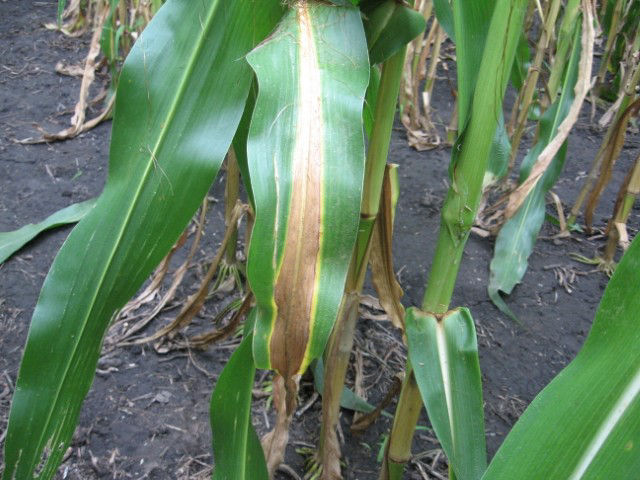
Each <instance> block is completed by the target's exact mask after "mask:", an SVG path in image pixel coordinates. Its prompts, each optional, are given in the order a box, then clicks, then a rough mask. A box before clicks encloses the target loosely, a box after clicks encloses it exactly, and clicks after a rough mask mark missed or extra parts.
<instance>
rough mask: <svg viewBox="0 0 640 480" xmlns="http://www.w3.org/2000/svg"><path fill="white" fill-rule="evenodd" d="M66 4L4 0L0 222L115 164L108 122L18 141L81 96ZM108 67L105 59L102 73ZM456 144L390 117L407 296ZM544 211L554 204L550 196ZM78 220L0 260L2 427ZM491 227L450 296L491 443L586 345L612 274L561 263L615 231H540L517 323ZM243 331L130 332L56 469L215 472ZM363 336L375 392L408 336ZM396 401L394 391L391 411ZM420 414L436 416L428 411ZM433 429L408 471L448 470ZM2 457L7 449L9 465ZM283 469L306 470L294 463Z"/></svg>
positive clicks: (219, 208) (584, 130)
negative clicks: (417, 142)
mask: <svg viewBox="0 0 640 480" xmlns="http://www.w3.org/2000/svg"><path fill="white" fill-rule="evenodd" d="M55 11H56V2H54V1H48V2H46V1H26V0H25V1H21V2H7V1H6V0H3V1H1V2H0V132H1V133H0V231H9V230H13V229H16V228H18V227H20V226H22V225H23V224H26V223H30V222H33V221H39V220H40V219H43V218H45V217H46V216H48V215H49V214H51V213H53V212H54V211H56V210H58V209H60V208H62V207H65V206H67V205H69V204H71V203H74V202H78V201H82V200H85V199H88V198H91V197H94V196H96V195H98V194H99V193H100V191H101V189H102V187H103V185H104V182H105V179H106V172H107V159H108V146H109V135H110V127H111V126H110V122H106V123H103V124H101V125H99V126H98V127H97V128H95V129H93V130H91V131H89V132H86V133H84V134H82V135H80V136H79V137H78V138H75V139H73V140H70V141H65V142H60V143H51V144H41V145H20V144H17V143H16V142H15V141H14V140H15V139H22V138H26V137H36V136H38V134H39V133H38V131H37V130H36V129H35V128H34V125H33V124H34V122H37V123H38V124H39V125H41V126H42V127H43V128H44V129H46V130H49V131H57V130H61V129H63V128H65V127H66V126H67V125H68V119H69V116H70V112H71V111H72V109H73V107H74V105H75V102H76V96H77V92H78V89H79V79H78V78H71V77H67V76H61V75H59V74H57V73H55V69H54V67H55V65H56V63H57V62H59V61H61V60H62V61H64V62H65V63H68V64H72V65H73V64H81V63H82V61H83V58H84V56H85V55H86V51H87V48H88V38H87V36H84V37H81V38H79V39H73V38H68V37H65V36H64V35H62V34H60V33H57V32H54V31H50V30H47V29H46V28H44V26H43V24H44V23H47V22H51V21H53V20H54V19H55ZM441 73H442V74H443V75H444V72H441ZM449 75H452V73H451V72H449ZM107 82H108V78H107V77H106V75H103V74H101V75H99V76H98V80H97V87H98V88H100V87H104V86H105V85H106V83H107ZM437 85H438V87H437V90H436V92H435V94H434V102H435V110H436V111H437V113H438V115H439V116H440V117H441V118H442V121H443V123H444V124H446V123H447V122H448V119H449V112H450V111H451V108H452V104H451V103H452V101H451V95H450V93H449V87H448V86H447V82H446V81H440V82H439V83H438V84H437ZM94 107H95V108H94V109H93V110H91V111H90V116H92V115H95V114H97V113H98V112H99V109H100V107H101V105H100V104H98V105H95V106H94ZM589 113H590V105H588V104H587V105H586V106H585V111H584V112H583V115H582V117H581V119H580V122H579V124H578V125H577V127H576V128H574V130H573V131H572V133H571V136H570V140H569V150H568V154H567V161H566V166H565V171H564V174H563V176H562V178H561V179H560V181H559V182H558V184H557V185H556V187H555V189H554V190H555V191H556V192H557V193H558V194H559V195H560V198H561V199H562V202H563V203H564V205H565V206H571V205H572V202H573V200H574V198H575V196H576V195H577V192H578V189H579V188H580V186H581V185H582V179H583V178H584V175H585V171H586V170H587V169H588V168H589V164H590V161H591V159H592V158H593V157H594V155H595V153H596V151H597V149H598V147H599V145H600V143H601V140H602V137H603V132H602V131H601V130H600V129H598V128H595V127H594V126H593V125H594V123H592V122H591V120H590V117H589ZM599 113H600V114H601V113H602V112H600V111H599ZM596 118H599V116H596ZM639 140H640V139H639V137H638V135H637V134H636V135H630V136H629V137H628V138H627V142H626V146H625V149H624V150H623V151H622V154H621V157H620V160H619V162H618V164H617V166H616V170H615V173H614V178H613V180H612V182H611V186H610V187H609V188H608V189H607V190H606V192H605V195H604V197H603V199H602V201H601V204H600V207H599V208H598V210H597V212H596V213H597V215H596V219H595V222H596V223H595V225H596V227H598V228H602V227H603V226H604V224H605V221H606V218H607V217H608V216H609V215H610V212H611V211H612V208H613V202H614V200H615V194H616V192H617V188H618V186H619V185H620V184H621V182H622V179H623V177H624V175H625V173H626V171H627V170H628V169H629V167H630V165H631V162H632V161H633V159H635V158H636V157H637V155H638V154H639V153H640V145H639ZM523 148H524V147H523ZM523 151H524V150H523ZM449 158H450V149H448V148H440V149H436V150H431V151H427V152H416V151H415V150H413V149H411V148H409V147H408V146H407V143H406V140H405V134H404V131H403V129H402V128H401V127H400V126H399V125H397V127H396V129H395V130H394V133H393V141H392V146H391V153H390V160H391V161H392V162H396V163H398V164H400V181H401V188H402V192H403V194H402V196H401V197H400V201H399V205H398V211H397V215H396V219H397V220H396V240H395V245H394V254H395V266H396V269H397V270H398V271H399V277H400V282H401V284H402V286H403V288H404V291H405V297H404V303H405V304H406V305H419V304H420V303H421V298H422V294H423V291H424V282H425V279H426V276H427V273H428V271H429V265H430V263H429V262H430V260H431V258H432V255H433V252H434V248H435V239H436V233H437V230H438V226H439V215H438V212H439V208H440V205H441V203H442V199H443V198H444V195H445V192H446V189H447V186H446V179H447V178H448V176H447V167H448V162H449ZM223 191H224V183H223V176H221V177H220V178H219V179H218V180H216V183H215V185H214V186H213V188H212V190H211V193H210V198H212V199H213V201H212V202H211V203H212V207H213V208H212V209H211V211H210V213H209V215H208V217H207V226H206V233H205V241H204V243H203V244H202V245H201V252H199V256H200V258H201V264H200V265H199V266H196V267H194V268H192V269H191V270H190V271H189V274H188V275H187V278H186V280H185V282H184V283H183V286H182V287H181V289H180V290H179V294H178V296H177V298H178V299H184V298H185V297H186V295H187V294H189V293H191V292H193V291H194V290H195V288H196V287H197V283H198V281H199V280H200V279H201V277H202V275H203V272H202V266H203V265H204V263H206V262H205V261H204V260H202V259H205V258H211V257H212V256H213V253H214V251H215V248H216V246H217V244H218V242H219V241H220V239H221V234H222V231H223V221H222V218H223V205H222V203H223V202H222V201H215V199H222V198H223ZM549 212H550V213H553V209H552V207H551V206H549ZM639 217H640V214H639V211H638V207H636V208H635V209H634V210H633V212H632V217H631V221H630V226H631V232H632V233H635V232H636V231H637V228H638V224H639V219H640V218H639ZM69 231H70V227H66V228H59V229H57V230H54V231H52V232H48V233H45V234H43V235H41V236H40V237H38V238H37V239H36V240H35V241H33V242H31V243H30V244H29V245H28V246H27V247H26V248H24V249H23V250H21V251H20V252H19V253H18V254H16V255H14V256H13V257H12V258H11V259H9V260H8V261H7V262H6V263H5V264H4V265H2V266H0V331H1V332H2V334H1V335H0V352H1V355H0V392H3V393H0V443H3V440H4V431H5V428H6V421H7V415H8V410H9V405H10V397H11V392H12V390H13V387H14V385H15V381H16V376H17V371H18V367H19V362H20V358H21V352H22V349H23V345H24V342H25V339H26V335H27V330H28V325H29V320H30V318H31V315H32V312H33V309H34V306H35V304H36V301H37V298H38V292H39V290H40V287H41V284H42V282H43V280H44V277H45V275H46V273H47V271H48V269H49V266H50V265H51V262H52V261H53V258H54V256H55V254H56V252H57V251H58V249H59V248H60V246H61V244H62V242H63V241H64V239H65V238H66V236H67V235H68V233H69ZM555 232H556V229H555V227H553V226H551V225H549V224H545V227H544V229H543V232H542V234H541V235H542V236H543V237H545V236H546V237H549V236H551V235H552V234H553V233H555ZM493 243H494V240H493V239H491V238H482V237H480V236H477V235H473V234H472V235H471V238H470V239H469V243H468V245H467V248H466V250H465V255H464V259H463V262H462V268H461V271H460V275H459V279H458V284H457V287H456V290H455V295H454V301H453V305H454V306H467V307H469V308H470V309H471V312H472V314H473V317H474V319H475V322H476V325H477V330H478V341H479V346H480V363H481V368H482V372H483V381H484V399H485V415H486V434H487V444H488V450H489V455H490V456H492V455H493V454H494V453H495V452H496V450H497V448H498V447H499V445H500V443H501V442H502V440H503V439H504V438H505V436H506V434H507V433H508V432H509V429H510V428H511V426H512V425H513V424H514V422H515V421H516V420H517V419H518V417H519V415H520V414H521V413H522V412H523V410H524V409H525V408H526V406H527V405H528V403H529V402H530V401H531V400H532V399H533V398H534V396H535V395H536V394H537V393H538V392H540V390H541V389H542V388H543V387H544V386H545V385H546V384H547V383H548V382H549V381H550V380H551V379H552V378H553V377H554V376H555V375H556V374H557V373H558V372H559V371H560V370H561V369H562V368H563V367H564V366H565V365H567V364H568V363H569V362H570V361H571V360H572V359H573V358H574V357H575V355H576V353H577V352H578V350H579V349H580V347H581V345H582V343H583V342H584V340H585V338H586V336H587V334H588V332H589V328H590V326H591V322H592V319H593V316H594V313H595V310H596V307H597V305H598V302H599V299H600V297H601V295H602V292H603V289H604V287H605V285H606V283H607V277H606V276H604V275H603V274H601V273H590V274H587V275H577V276H576V277H575V282H574V283H573V284H571V285H570V286H569V288H565V287H563V286H561V285H560V284H559V283H558V280H557V278H556V274H555V272H554V270H553V267H564V268H566V269H567V271H569V272H570V271H578V272H587V271H589V270H590V269H591V267H590V266H586V265H583V264H580V263H577V262H575V261H573V260H572V259H571V258H570V256H569V254H570V253H573V252H577V253H581V254H583V255H586V256H590V257H592V256H593V255H594V254H595V253H596V252H597V251H598V249H600V248H602V247H603V245H604V240H603V238H602V237H601V236H600V237H598V236H597V235H596V236H592V237H588V236H586V235H583V234H575V235H573V236H572V238H570V239H564V240H560V241H558V240H556V241H553V240H549V239H544V238H542V239H540V240H539V241H538V242H537V244H536V247H535V251H534V253H533V255H532V256H531V258H530V262H529V270H528V272H527V274H526V276H525V277H524V280H523V282H522V284H521V285H519V286H518V287H516V289H515V290H514V292H513V294H512V295H510V296H509V297H508V299H507V302H508V304H509V306H510V307H511V308H512V309H513V311H514V312H515V314H516V315H517V316H518V318H519V319H520V321H521V322H522V326H519V325H518V324H516V323H514V322H513V321H511V320H509V319H508V318H506V317H505V316H504V315H503V314H501V313H500V312H499V311H498V310H497V309H496V308H495V307H494V306H493V305H492V303H491V301H490V300H489V298H488V296H487V292H486V285H487V283H488V277H489V268H488V266H489V262H490V260H491V256H492V251H493ZM181 258H184V254H182V257H181V256H180V255H178V258H177V259H176V261H174V262H173V263H172V268H175V267H176V265H177V264H178V263H179V262H180V260H181ZM569 290H571V291H569ZM368 292H369V293H372V291H371V290H370V289H369V290H368ZM233 296H234V294H231V295H230V296H228V297H227V298H222V299H221V298H214V299H212V300H210V301H209V302H208V303H207V305H206V307H205V311H204V312H203V313H202V314H201V315H200V318H199V319H198V321H197V324H196V325H195V326H194V327H190V328H193V329H196V330H197V329H198V328H200V329H202V328H205V327H206V325H207V323H206V320H207V318H209V317H210V316H211V315H213V314H214V313H215V312H217V311H219V310H220V309H221V308H222V305H223V304H225V303H226V302H228V301H229V299H230V298H233ZM173 306H174V307H175V302H174V305H173ZM174 313H175V310H170V311H168V312H165V313H164V314H163V315H162V316H161V317H160V318H159V319H157V320H155V321H154V323H153V324H152V327H151V330H153V329H155V328H157V327H158V325H163V324H165V323H167V322H168V321H169V319H171V318H172V315H173V314H174ZM369 317H370V315H369ZM236 345H237V340H236V339H232V340H228V341H226V342H223V343H222V344H218V345H216V346H212V347H210V348H209V349H208V350H206V351H204V352H203V351H197V350H191V351H187V350H184V349H183V350H169V351H168V352H167V353H165V354H160V353H158V352H157V351H156V350H155V349H154V348H153V347H152V346H149V345H143V346H128V347H120V348H118V349H117V350H116V351H114V352H112V353H111V354H110V355H109V356H107V357H105V358H103V360H101V362H100V364H99V368H100V370H99V373H98V374H97V375H96V378H95V381H94V384H93V387H92V389H91V391H90V393H89V395H88V397H87V399H86V401H85V403H84V406H83V409H82V412H81V415H80V418H79V422H78V428H77V432H76V435H75V436H74V439H73V442H72V446H71V450H70V451H69V455H68V457H67V458H66V460H65V461H64V463H63V464H62V466H61V467H60V470H59V474H58V478H68V479H98V478H99V479H103V478H105V479H106V478H133V479H142V478H150V479H173V478H180V479H192V478H193V479H195V478H207V477H208V476H210V471H211V464H212V462H213V460H212V455H211V447H210V445H211V440H210V431H209V423H208V408H209V398H210V393H211V390H212V387H213V385H214V383H215V378H216V377H217V375H218V374H219V373H220V371H221V369H222V367H223V366H224V363H225V361H226V359H227V358H228V356H229V355H230V354H231V352H232V351H233V348H235V346H236ZM355 352H356V353H354V364H359V365H360V366H361V367H362V368H355V367H354V369H353V370H352V371H350V372H349V381H350V382H353V381H354V378H356V377H357V378H359V379H360V380H361V386H362V388H363V390H364V395H365V396H366V397H367V398H368V400H369V401H370V402H372V403H374V404H375V403H376V402H378V401H380V400H381V399H382V398H383V397H384V395H385V393H386V391H387V389H388V388H389V386H390V385H391V382H392V379H393V375H394V374H395V373H397V372H400V371H402V369H403V365H404V355H405V352H404V349H403V347H402V346H401V341H400V336H399V335H398V333H397V332H395V331H393V328H392V327H391V325H390V323H388V322H386V321H380V320H376V319H372V318H363V319H361V321H360V322H359V324H358V331H357V338H356V350H355ZM362 372H363V375H361V373H362ZM268 380H269V376H266V375H264V374H262V375H260V374H259V375H258V376H257V382H256V388H257V389H264V388H265V386H268ZM351 384H352V383H351ZM256 397H257V398H256V401H255V404H254V422H255V426H256V428H257V430H258V431H259V433H261V434H262V433H265V432H266V431H268V429H269V426H270V425H273V413H272V411H271V409H270V408H269V404H270V400H269V398H268V397H267V396H265V395H257V396H256ZM314 399H315V400H314ZM299 405H300V408H301V409H303V408H306V412H304V414H303V415H296V417H295V419H294V422H293V426H292V431H291V442H290V446H289V447H288V450H287V455H286V462H287V464H288V465H289V466H290V467H291V469H292V470H293V471H295V472H297V473H298V474H299V475H302V474H303V471H304V459H305V457H304V455H303V454H302V453H301V452H302V451H304V449H305V448H307V449H308V448H311V447H313V445H315V444H316V440H317V436H318V426H319V415H320V401H319V400H318V399H317V396H316V395H314V390H313V385H312V381H311V380H310V378H306V377H305V378H304V379H303V382H302V388H301V394H300V400H299ZM393 410H394V405H391V406H390V407H389V408H388V411H389V412H393ZM352 416H353V415H352V413H351V412H349V411H346V410H345V411H343V414H342V431H343V436H344V443H343V447H342V448H343V456H344V473H345V478H348V479H361V480H365V479H375V478H377V472H378V469H379V464H378V463H377V462H376V460H375V459H376V456H377V455H378V453H379V451H380V448H381V444H382V442H383V441H384V439H385V436H386V433H387V432H388V431H389V427H390V421H389V419H388V418H385V417H382V418H381V419H379V420H378V421H377V422H376V423H375V424H374V425H373V426H372V427H371V428H369V429H368V430H367V431H365V432H364V433H362V434H360V435H353V434H351V433H350V430H349V426H350V422H351V419H352ZM420 423H421V425H423V426H425V427H428V425H429V424H428V419H427V418H426V415H424V414H423V417H422V419H421V421H420ZM433 437H434V436H433V434H432V432H430V431H429V430H428V429H427V428H424V429H422V430H420V431H419V432H418V434H417V435H416V437H415V442H414V447H413V451H414V453H415V454H417V455H416V458H415V460H414V461H413V462H412V463H411V465H410V468H409V469H408V471H407V473H406V478H416V479H417V478H437V477H436V476H433V475H434V474H432V473H428V472H430V471H435V472H436V474H440V475H446V473H445V464H444V458H443V456H442V455H441V453H440V451H439V449H438V445H437V442H436V441H435V440H434V438H433ZM2 458H3V457H2V453H0V465H1V464H2ZM279 475H280V476H281V478H295V476H293V475H292V474H290V473H286V472H284V471H283V472H280V473H279Z"/></svg>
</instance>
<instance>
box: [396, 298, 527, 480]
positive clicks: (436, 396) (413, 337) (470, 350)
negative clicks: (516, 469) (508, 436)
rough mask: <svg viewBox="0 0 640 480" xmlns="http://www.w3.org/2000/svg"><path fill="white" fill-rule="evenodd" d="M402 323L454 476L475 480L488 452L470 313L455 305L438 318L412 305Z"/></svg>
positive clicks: (431, 415)
mask: <svg viewBox="0 0 640 480" xmlns="http://www.w3.org/2000/svg"><path fill="white" fill-rule="evenodd" d="M405 324H406V325H405V326H406V333H407V339H408V342H409V359H410V361H411V366H412V368H413V373H414V376H415V379H416V382H417V383H418V388H419V389H420V394H421V395H422V400H423V402H424V404H425V407H426V409H427V413H428V415H429V420H430V421H431V425H432V426H433V429H434V431H435V432H436V435H437V436H438V440H440V444H441V445H442V448H443V450H444V452H445V454H446V455H447V458H448V459H449V462H450V463H451V465H453V468H454V471H455V474H456V478H457V479H459V480H473V479H479V478H480V477H481V476H482V474H483V473H484V471H485V469H486V466H487V453H486V446H485V438H484V414H483V406H482V378H481V375H480V364H479V361H478V344H477V340H476V330H475V326H474V324H473V318H471V313H470V312H469V310H468V309H466V308H459V309H456V310H452V311H450V312H448V313H446V314H445V315H443V316H442V317H441V318H440V319H438V318H436V317H435V316H434V315H431V314H427V313H424V312H422V311H420V310H418V309H416V308H410V309H409V310H407V315H406V317H405ZM505 478H506V477H505ZM513 478H517V477H513Z"/></svg>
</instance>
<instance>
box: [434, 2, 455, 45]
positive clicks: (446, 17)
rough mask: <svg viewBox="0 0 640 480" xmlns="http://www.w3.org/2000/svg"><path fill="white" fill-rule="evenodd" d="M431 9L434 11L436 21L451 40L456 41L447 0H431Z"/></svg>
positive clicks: (450, 9) (451, 14)
mask: <svg viewBox="0 0 640 480" xmlns="http://www.w3.org/2000/svg"><path fill="white" fill-rule="evenodd" d="M433 10H434V11H435V13H436V18H437V19H438V23H440V26H441V27H442V28H443V29H444V31H445V33H446V34H447V36H448V37H449V38H450V39H451V41H452V42H454V43H455V41H456V32H455V28H454V27H453V9H452V8H451V3H449V0H433Z"/></svg>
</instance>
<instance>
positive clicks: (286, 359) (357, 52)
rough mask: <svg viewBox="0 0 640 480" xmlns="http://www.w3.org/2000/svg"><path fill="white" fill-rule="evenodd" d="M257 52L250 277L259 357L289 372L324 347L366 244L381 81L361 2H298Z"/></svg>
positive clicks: (253, 56)
mask: <svg viewBox="0 0 640 480" xmlns="http://www.w3.org/2000/svg"><path fill="white" fill-rule="evenodd" d="M247 59H248V60H249V63H250V64H251V66H252V67H253V69H254V71H255V72H256V76H257V78H258V85H259V91H258V98H257V101H256V106H255V109H254V112H253V118H252V120H251V127H250V130H249V139H248V143H247V152H248V159H249V174H250V176H251V178H252V179H260V181H259V182H256V181H252V188H253V194H254V199H255V204H256V220H255V225H254V228H253V233H252V237H251V245H250V251H249V258H248V263H247V274H248V278H249V283H250V285H251V289H252V290H253V292H254V294H255V297H256V302H257V307H258V314H257V319H256V329H255V334H254V347H253V348H254V350H253V352H254V359H255V361H256V365H257V366H258V367H259V368H271V369H274V370H276V371H278V372H279V373H280V374H281V375H282V376H284V377H285V378H290V377H291V376H293V375H295V374H298V373H302V372H303V371H304V370H305V368H306V367H307V366H308V364H309V362H310V361H311V360H313V359H314V358H317V357H319V356H320V355H321V354H322V352H323V351H324V347H325V344H326V342H327V339H328V336H329V333H330V332H331V329H332V327H333V323H334V321H335V318H336V315H337V312H338V308H339V306H340V302H341V299H342V294H343V291H344V283H345V280H346V274H347V269H348V266H349V259H350V257H351V252H352V249H353V246H354V243H355V239H356V233H357V228H358V220H359V213H360V197H361V191H362V181H363V175H364V133H363V120H362V110H363V103H364V96H365V91H366V88H367V82H368V79H369V62H368V55H367V45H366V40H365V35H364V30H363V27H362V22H361V19H360V12H359V10H357V9H355V8H351V7H336V6H331V5H328V4H325V3H322V2H316V1H308V2H300V3H297V4H295V6H293V7H292V8H291V9H290V10H289V12H288V13H287V14H286V16H285V17H284V19H283V21H282V22H281V24H280V26H279V28H278V29H277V31H276V32H275V33H274V34H273V35H271V36H270V37H269V39H268V41H266V42H264V43H262V44H261V45H260V46H259V47H258V48H256V49H255V50H254V51H253V52H251V53H250V54H249V55H248V57H247Z"/></svg>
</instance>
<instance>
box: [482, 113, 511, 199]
mask: <svg viewBox="0 0 640 480" xmlns="http://www.w3.org/2000/svg"><path fill="white" fill-rule="evenodd" d="M510 155H511V142H510V141H509V134H508V133H507V129H506V128H505V125H504V114H503V113H502V112H500V117H499V118H498V127H497V128H496V132H495V134H494V136H493V143H492V144H491V151H490V152H489V163H488V165H487V171H486V172H485V174H484V180H483V182H482V186H483V188H487V186H489V185H491V184H493V183H495V182H496V181H498V180H500V179H501V178H502V177H504V176H505V175H506V173H507V170H508V168H509V157H510Z"/></svg>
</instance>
